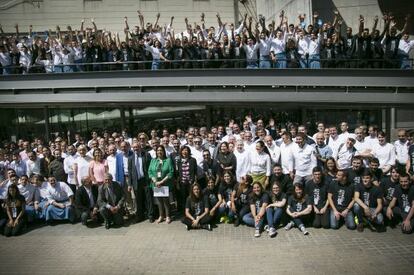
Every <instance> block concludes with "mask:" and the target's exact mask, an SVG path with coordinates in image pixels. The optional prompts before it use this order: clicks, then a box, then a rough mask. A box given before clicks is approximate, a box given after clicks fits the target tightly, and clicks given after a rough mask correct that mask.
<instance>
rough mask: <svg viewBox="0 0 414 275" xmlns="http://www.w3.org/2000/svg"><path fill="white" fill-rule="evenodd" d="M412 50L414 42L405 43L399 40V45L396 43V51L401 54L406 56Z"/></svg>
mask: <svg viewBox="0 0 414 275" xmlns="http://www.w3.org/2000/svg"><path fill="white" fill-rule="evenodd" d="M412 48H414V40H411V41H405V40H403V39H401V40H400V43H398V51H399V52H400V53H402V54H406V55H408V54H409V52H410V50H411V49H412Z"/></svg>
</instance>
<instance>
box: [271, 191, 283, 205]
mask: <svg viewBox="0 0 414 275" xmlns="http://www.w3.org/2000/svg"><path fill="white" fill-rule="evenodd" d="M269 198H270V202H269V203H275V202H280V201H282V200H283V199H286V194H285V193H283V192H279V194H277V195H276V194H274V193H273V192H272V193H270V194H269Z"/></svg>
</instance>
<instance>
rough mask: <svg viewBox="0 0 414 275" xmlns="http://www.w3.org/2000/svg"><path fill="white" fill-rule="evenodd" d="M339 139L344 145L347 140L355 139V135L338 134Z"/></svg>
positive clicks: (348, 133) (347, 133)
mask: <svg viewBox="0 0 414 275" xmlns="http://www.w3.org/2000/svg"><path fill="white" fill-rule="evenodd" d="M339 138H340V139H341V140H342V141H343V142H344V143H345V142H346V140H347V139H348V138H353V139H355V134H352V133H350V132H345V133H342V134H340V135H339Z"/></svg>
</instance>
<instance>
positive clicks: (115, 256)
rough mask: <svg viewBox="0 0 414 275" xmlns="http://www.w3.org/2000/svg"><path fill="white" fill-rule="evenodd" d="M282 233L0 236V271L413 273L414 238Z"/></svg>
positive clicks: (124, 231) (174, 229)
mask: <svg viewBox="0 0 414 275" xmlns="http://www.w3.org/2000/svg"><path fill="white" fill-rule="evenodd" d="M309 231H310V235H309V236H303V235H302V234H301V233H300V232H299V231H298V230H297V229H292V230H291V231H289V232H286V231H285V230H284V229H283V228H281V229H279V230H278V233H279V234H278V235H277V237H276V238H274V239H270V238H269V237H268V236H267V234H266V233H265V232H264V233H263V234H262V236H261V237H260V238H254V237H253V234H254V230H253V229H252V228H248V227H246V226H240V227H238V228H234V227H233V225H231V224H223V225H218V228H215V229H214V230H213V232H208V231H205V230H193V231H189V232H187V231H186V230H185V228H184V225H183V224H181V222H178V221H175V222H173V223H172V224H170V225H167V224H165V223H163V224H159V225H156V224H149V223H148V222H147V221H145V222H143V223H140V224H131V225H129V226H128V227H122V228H116V229H115V228H114V229H110V230H106V229H105V228H104V227H103V226H102V227H98V228H93V229H92V228H86V227H83V226H81V225H80V224H76V225H71V224H58V225H56V226H44V227H41V228H37V229H34V230H32V231H30V232H28V233H26V234H24V235H22V236H20V237H15V238H5V237H3V236H0V250H1V254H0V274H59V275H63V274H71V275H72V274H88V275H92V274H239V275H240V274H305V273H306V274H413V272H414V235H403V234H401V233H400V229H399V228H397V229H389V228H387V232H385V233H381V234H380V233H374V232H370V231H369V230H365V231H364V232H363V233H359V232H356V231H348V230H347V229H345V228H342V229H340V230H338V231H334V230H324V229H313V228H309Z"/></svg>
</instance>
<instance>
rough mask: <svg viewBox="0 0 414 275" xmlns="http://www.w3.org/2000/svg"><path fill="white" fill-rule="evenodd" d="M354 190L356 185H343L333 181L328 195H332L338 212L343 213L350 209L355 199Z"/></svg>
mask: <svg viewBox="0 0 414 275" xmlns="http://www.w3.org/2000/svg"><path fill="white" fill-rule="evenodd" d="M354 190H355V188H354V184H352V183H350V184H346V185H342V184H340V183H339V182H338V181H336V180H334V181H332V183H331V185H330V186H329V190H328V193H331V194H332V200H333V203H334V205H335V208H336V210H338V211H339V212H342V211H344V210H345V208H347V207H348V205H349V204H350V203H351V201H352V198H353V197H354Z"/></svg>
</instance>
